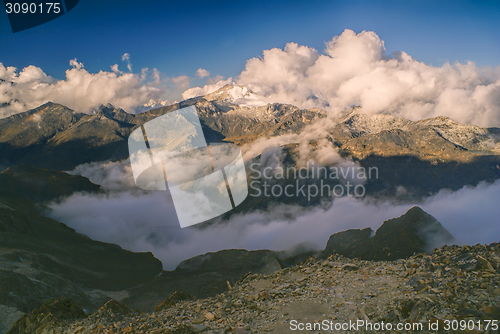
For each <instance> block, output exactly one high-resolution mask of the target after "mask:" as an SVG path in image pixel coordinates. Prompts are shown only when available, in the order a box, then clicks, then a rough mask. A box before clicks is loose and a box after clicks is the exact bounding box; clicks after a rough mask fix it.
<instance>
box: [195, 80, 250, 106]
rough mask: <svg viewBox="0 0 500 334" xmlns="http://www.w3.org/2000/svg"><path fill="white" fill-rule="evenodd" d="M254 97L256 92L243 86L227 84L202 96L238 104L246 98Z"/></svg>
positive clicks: (207, 98) (210, 99) (209, 99)
mask: <svg viewBox="0 0 500 334" xmlns="http://www.w3.org/2000/svg"><path fill="white" fill-rule="evenodd" d="M253 97H256V94H255V93H254V92H253V91H252V90H250V89H249V88H247V87H245V86H240V85H230V84H227V85H225V86H224V87H222V88H220V89H218V90H216V91H215V92H212V93H210V94H207V95H205V96H204V98H205V99H206V100H208V101H212V100H218V101H223V102H230V103H233V104H240V103H239V102H243V101H245V100H247V99H252V98H253Z"/></svg>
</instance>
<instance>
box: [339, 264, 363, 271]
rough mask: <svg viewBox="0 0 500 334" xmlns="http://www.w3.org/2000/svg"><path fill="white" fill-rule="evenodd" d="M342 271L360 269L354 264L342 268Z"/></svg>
mask: <svg viewBox="0 0 500 334" xmlns="http://www.w3.org/2000/svg"><path fill="white" fill-rule="evenodd" d="M341 269H342V270H358V269H359V267H358V266H357V265H355V264H353V263H346V264H344V265H343V266H342V267H341Z"/></svg>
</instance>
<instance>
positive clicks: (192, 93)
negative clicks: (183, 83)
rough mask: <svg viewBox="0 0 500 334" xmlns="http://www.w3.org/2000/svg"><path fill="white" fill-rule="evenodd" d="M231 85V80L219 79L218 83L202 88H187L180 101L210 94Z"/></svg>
mask: <svg viewBox="0 0 500 334" xmlns="http://www.w3.org/2000/svg"><path fill="white" fill-rule="evenodd" d="M233 83H234V82H233V78H227V79H226V80H222V78H220V80H219V81H217V82H215V83H211V84H208V85H205V86H203V87H193V88H189V89H188V90H186V91H185V92H184V93H182V99H184V100H187V99H190V98H192V97H196V96H201V95H206V94H210V93H212V92H214V91H216V90H218V89H220V88H222V87H224V86H225V85H228V84H233Z"/></svg>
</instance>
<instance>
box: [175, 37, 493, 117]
mask: <svg viewBox="0 0 500 334" xmlns="http://www.w3.org/2000/svg"><path fill="white" fill-rule="evenodd" d="M235 81H236V83H237V84H238V85H243V86H246V87H248V88H250V89H251V90H253V91H254V92H256V93H258V94H259V95H260V96H261V97H260V104H261V105H262V104H266V103H271V102H281V103H290V104H293V105H296V106H298V107H301V108H313V107H317V108H321V109H324V110H327V111H329V112H330V114H331V115H333V116H335V115H337V114H338V113H339V112H340V111H343V110H345V109H346V108H348V107H350V106H352V105H360V106H362V107H363V110H364V111H365V112H368V113H378V112H383V113H388V114H393V115H397V116H402V117H406V118H409V119H411V120H418V119H423V118H428V117H434V116H448V117H450V118H452V119H454V120H456V121H458V122H462V123H470V124H475V125H480V126H500V103H499V102H500V67H497V68H495V69H491V68H483V69H480V68H478V67H477V66H476V65H475V64H474V63H473V62H470V61H469V62H467V63H464V64H462V63H456V64H448V63H446V64H444V65H443V66H440V67H436V66H430V65H426V64H424V63H422V62H419V61H417V60H415V59H413V58H412V57H411V56H410V55H408V54H407V53H405V52H397V53H395V54H393V55H391V56H389V55H386V54H385V47H384V42H383V41H382V40H381V39H380V38H379V36H377V34H376V33H374V32H371V31H363V32H361V33H358V34H356V33H355V32H354V31H352V30H348V29H347V30H345V31H344V32H343V33H342V34H341V35H340V36H336V37H334V38H333V39H332V40H331V41H329V42H327V43H326V48H325V50H324V53H322V54H320V53H318V52H317V51H316V50H315V49H313V48H310V47H307V46H300V45H298V44H296V43H288V44H287V45H286V46H285V48H284V49H279V48H274V49H270V50H265V51H263V54H262V57H259V58H252V59H250V60H248V61H247V63H246V66H245V69H244V70H243V71H242V72H241V73H240V74H239V76H238V77H237V79H236V80H235ZM219 87H220V85H214V84H212V83H209V84H208V85H206V86H205V87H203V88H199V87H198V88H191V89H190V90H188V91H186V92H185V93H184V94H185V95H183V97H184V96H186V97H187V96H189V97H192V96H195V95H201V94H206V93H210V92H211V91H213V90H215V89H217V88H219Z"/></svg>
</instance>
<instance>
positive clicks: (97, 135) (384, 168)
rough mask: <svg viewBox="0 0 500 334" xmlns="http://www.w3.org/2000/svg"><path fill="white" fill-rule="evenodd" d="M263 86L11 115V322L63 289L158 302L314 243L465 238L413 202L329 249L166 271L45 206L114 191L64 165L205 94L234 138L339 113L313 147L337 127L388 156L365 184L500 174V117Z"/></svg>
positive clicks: (397, 187)
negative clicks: (321, 105) (333, 100)
mask: <svg viewBox="0 0 500 334" xmlns="http://www.w3.org/2000/svg"><path fill="white" fill-rule="evenodd" d="M252 94H254V93H253V92H251V91H250V90H248V89H246V88H244V87H239V86H229V85H228V86H225V87H223V88H221V89H220V90H218V91H216V92H213V93H211V94H208V95H205V96H202V97H197V98H193V99H190V100H186V101H182V102H180V103H178V104H176V105H173V106H168V107H163V108H159V109H154V110H150V111H148V112H145V113H141V114H137V115H133V114H128V113H126V112H124V111H123V110H121V109H117V108H114V107H113V106H111V105H108V106H101V107H100V108H98V109H97V110H95V111H94V112H93V113H92V114H83V113H79V112H78V111H74V110H71V109H69V108H67V107H65V106H63V105H60V104H56V103H52V102H48V103H46V104H44V105H42V106H40V107H38V108H36V109H33V110H29V111H26V112H24V113H20V114H16V115H13V116H10V117H8V118H4V119H0V152H1V153H2V154H1V155H0V159H1V161H0V164H1V165H2V166H3V171H2V172H1V173H0V309H1V311H2V312H1V313H0V314H1V315H0V333H4V332H6V331H7V330H8V328H10V326H11V325H12V324H13V323H14V322H15V321H16V320H17V319H18V318H19V317H21V316H22V315H23V314H25V313H29V312H30V311H31V310H33V309H34V308H37V307H39V306H40V305H42V304H43V303H44V302H45V301H47V300H48V299H50V298H56V297H58V296H60V295H63V296H67V297H71V298H72V299H73V300H75V301H77V302H78V303H79V304H81V305H82V306H83V307H84V308H85V309H86V310H87V311H88V312H94V311H96V310H97V309H98V308H99V307H100V306H101V305H102V304H103V303H104V302H106V301H107V300H109V299H110V298H113V299H115V300H118V301H121V302H123V303H125V304H127V305H128V307H130V308H131V309H137V310H142V311H151V310H154V309H155V307H156V306H158V305H159V304H160V303H161V302H162V301H164V300H165V299H167V298H168V297H169V296H171V295H172V294H173V293H174V292H176V291H177V292H179V291H182V292H184V293H188V294H190V295H192V296H194V297H208V296H213V295H215V294H218V293H220V292H222V291H226V290H227V289H228V287H229V286H231V285H232V284H234V283H235V282H236V281H238V280H240V279H242V278H243V277H244V276H245V275H246V274H248V273H263V274H270V273H273V272H275V271H277V270H280V269H282V268H286V267H289V266H293V265H296V264H298V263H301V262H302V261H304V260H306V259H307V258H308V257H309V256H314V257H317V258H327V257H328V256H329V255H331V254H334V253H335V254H341V255H344V256H346V257H353V258H360V259H365V260H394V259H398V258H406V257H408V256H411V255H413V254H415V253H421V252H428V251H429V250H430V249H431V248H432V247H434V246H440V245H442V244H444V243H448V244H449V243H453V242H455V240H454V239H453V237H452V236H451V235H450V234H449V233H448V231H446V230H445V229H444V228H443V227H442V226H441V224H440V223H439V222H437V221H436V220H435V219H434V218H433V217H432V216H430V215H429V214H427V213H425V212H424V211H422V210H421V209H420V208H418V207H414V208H412V209H410V210H409V211H408V212H407V213H405V214H404V215H402V216H401V217H399V218H396V219H393V220H389V221H386V222H384V223H383V224H382V225H381V227H380V228H379V229H378V230H377V231H376V233H375V232H374V231H372V230H371V229H361V230H348V231H344V232H339V233H337V234H334V235H332V236H331V237H330V239H329V240H328V243H327V245H326V247H325V249H324V250H322V251H318V252H316V251H310V250H301V249H300V247H299V248H297V249H296V250H295V251H293V252H290V251H282V252H278V251H270V250H259V251H247V250H234V249H233V250H223V251H219V252H215V253H208V254H204V255H199V256H197V257H194V258H191V259H188V260H185V261H183V262H182V263H180V264H179V265H178V267H177V268H176V269H175V270H173V271H164V270H163V269H162V264H161V262H160V261H159V260H158V259H156V258H155V257H154V256H153V254H151V253H133V252H130V251H127V250H124V249H122V248H121V247H119V246H117V245H112V244H107V243H103V242H97V241H94V240H91V239H90V238H88V237H87V236H85V235H82V234H79V233H78V231H75V230H73V229H71V228H69V227H67V226H66V225H64V224H62V223H60V222H57V221H55V220H53V219H51V218H48V217H47V215H46V214H47V210H48V208H47V203H48V202H51V201H58V200H60V199H62V198H65V197H67V196H69V195H71V194H73V193H76V192H87V193H102V192H105V191H106V190H105V189H103V188H102V187H100V186H98V185H95V184H93V183H91V182H90V181H89V180H88V179H86V178H84V177H82V176H78V175H70V174H68V173H66V172H65V171H70V170H73V169H74V168H75V167H77V166H79V165H81V164H85V163H91V162H102V161H119V160H123V159H127V158H128V147H127V140H128V136H129V135H130V133H131V132H132V131H133V130H135V129H136V128H137V127H139V126H141V125H142V124H145V123H146V122H148V121H150V120H153V119H154V118H156V117H158V116H161V115H164V114H166V113H168V112H169V111H172V110H175V109H178V108H182V107H184V106H189V105H196V107H197V109H198V113H199V116H200V121H201V125H202V128H203V131H204V134H205V136H206V138H207V141H208V142H221V141H226V142H232V143H235V144H236V145H238V146H240V147H241V148H242V150H243V151H244V152H243V153H245V149H246V148H248V147H250V145H251V144H252V143H256V142H258V141H259V140H261V139H263V138H274V137H279V136H283V135H299V136H300V134H301V133H302V132H303V131H304V130H305V129H308V127H309V126H314V124H316V122H321V120H322V119H323V120H328V121H329V122H330V124H331V126H329V127H328V128H327V129H326V132H324V134H322V135H321V137H320V138H316V140H311V141H310V142H309V144H310V145H311V146H312V147H314V145H316V144H317V142H318V141H319V140H325V141H326V142H327V143H329V144H328V145H330V149H331V150H335V151H336V152H338V154H339V155H340V156H341V157H342V158H343V159H348V160H349V161H353V162H355V163H357V164H359V166H362V167H366V168H369V167H377V168H378V171H379V174H378V178H376V179H370V180H367V182H366V184H365V187H366V190H367V192H366V196H371V197H373V198H382V199H385V198H390V199H393V200H398V201H408V202H410V201H415V200H421V199H422V198H425V197H426V196H429V195H431V194H435V193H437V192H438V191H440V190H442V189H451V190H458V189H460V188H462V187H463V186H465V185H477V184H478V183H479V182H482V181H486V182H493V181H495V180H497V179H498V178H500V155H499V154H500V129H498V128H481V127H478V126H473V125H464V124H459V123H457V122H454V121H453V120H451V119H449V118H446V117H436V118H430V119H426V120H421V121H411V120H408V119H404V118H401V117H394V116H391V115H384V114H377V115H369V114H365V113H364V112H363V111H362V109H361V108H359V107H353V108H351V109H350V110H347V111H345V112H344V113H342V114H341V115H338V116H337V117H335V118H332V116H331V115H329V114H328V113H327V112H325V111H322V110H319V109H308V110H303V109H299V108H297V107H295V106H293V105H289V104H282V103H272V104H267V105H264V106H252V104H251V103H250V102H252ZM297 150H298V147H297V145H296V144H294V143H290V144H288V145H286V146H284V148H283V152H284V154H285V155H286V158H285V160H286V161H287V163H288V164H290V165H294V164H296V163H297ZM258 158H259V157H258V156H257V157H253V158H252V159H258ZM401 189H404V192H402V191H401ZM278 200H279V199H278ZM269 204H272V203H270V201H268V200H266V199H260V200H259V199H252V198H247V200H246V201H245V202H244V203H243V204H242V205H241V206H240V207H239V208H238V210H240V211H239V212H241V211H251V210H254V209H255V208H262V207H265V206H266V205H269ZM299 204H302V205H309V204H310V203H299ZM313 204H314V203H313Z"/></svg>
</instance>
